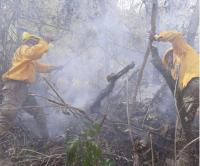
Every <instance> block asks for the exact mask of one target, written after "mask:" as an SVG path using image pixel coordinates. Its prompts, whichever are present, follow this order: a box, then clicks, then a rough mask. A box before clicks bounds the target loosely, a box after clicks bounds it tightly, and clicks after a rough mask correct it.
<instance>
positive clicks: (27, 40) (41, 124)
mask: <svg viewBox="0 0 200 166" xmlns="http://www.w3.org/2000/svg"><path fill="white" fill-rule="evenodd" d="M22 40H23V44H22V45H21V46H20V47H19V48H18V49H17V50H16V52H15V54H14V56H13V59H12V66H11V68H10V69H9V70H8V71H7V72H6V73H5V74H4V75H3V77H2V78H3V81H4V87H3V100H2V105H1V107H0V109H1V110H0V135H4V134H5V133H7V132H8V131H9V129H10V127H11V126H12V123H13V121H14V120H15V118H16V116H17V112H18V110H20V109H21V107H24V110H25V111H27V112H28V113H29V114H31V115H32V116H33V117H34V119H35V120H36V121H37V125H38V129H39V132H40V134H41V136H42V137H43V138H48V130H47V126H46V117H45V114H44V112H43V110H42V109H41V108H40V107H37V101H36V99H35V98H34V97H33V96H32V97H31V96H28V86H29V85H30V84H31V83H33V82H34V81H35V79H36V73H37V72H40V73H48V72H50V71H52V70H54V69H56V67H54V66H52V65H46V64H41V63H38V62H37V60H38V59H40V58H41V57H42V56H43V54H44V53H45V52H47V51H48V48H49V43H48V42H47V41H45V40H44V39H42V38H40V37H38V36H35V35H32V34H29V33H28V32H24V33H23V35H22ZM30 105H31V106H33V107H31V106H30ZM27 106H29V108H28V107H27Z"/></svg>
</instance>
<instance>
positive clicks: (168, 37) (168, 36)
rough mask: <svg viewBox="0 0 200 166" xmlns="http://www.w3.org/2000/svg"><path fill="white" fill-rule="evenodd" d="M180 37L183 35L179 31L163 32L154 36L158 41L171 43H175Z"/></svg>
mask: <svg viewBox="0 0 200 166" xmlns="http://www.w3.org/2000/svg"><path fill="white" fill-rule="evenodd" d="M178 37H182V34H181V33H180V32H177V31H163V32H161V33H160V34H158V35H154V40H156V41H169V42H173V41H174V40H175V39H177V38H178Z"/></svg>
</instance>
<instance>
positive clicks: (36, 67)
mask: <svg viewBox="0 0 200 166" xmlns="http://www.w3.org/2000/svg"><path fill="white" fill-rule="evenodd" d="M47 50H48V43H47V42H46V41H44V40H40V41H39V42H38V44H36V45H34V46H28V45H22V46H21V47H19V48H18V49H17V50H16V52H15V54H14V56H13V59H12V66H11V68H10V69H9V70H8V71H7V72H6V73H5V74H4V75H3V79H4V80H8V79H11V80H20V81H26V82H28V83H32V82H34V81H35V78H36V72H41V73H46V72H49V70H51V69H52V68H53V66H51V65H47V64H40V63H38V62H36V60H38V59H40V58H41V57H42V55H43V54H44V53H45V52H46V51H47Z"/></svg>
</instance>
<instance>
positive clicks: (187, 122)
mask: <svg viewBox="0 0 200 166" xmlns="http://www.w3.org/2000/svg"><path fill="white" fill-rule="evenodd" d="M154 40H156V41H163V42H170V43H171V44H172V48H170V49H168V50H167V51H166V53H165V54H164V58H163V64H164V66H165V68H166V69H167V70H170V72H171V76H172V78H173V79H174V80H175V82H176V84H177V89H178V91H177V92H179V93H180V96H181V99H182V103H183V109H180V110H179V113H180V116H181V117H182V119H183V122H182V123H184V124H182V125H184V127H183V128H184V130H185V134H186V138H187V139H188V140H191V139H192V135H191V124H192V122H193V119H194V117H195V114H196V112H197V110H198V108H199V56H198V54H197V53H196V51H195V50H194V49H193V48H192V47H191V46H190V45H189V44H188V43H187V42H186V41H185V40H184V38H183V36H182V34H181V33H179V32H176V31H166V32H161V33H160V34H159V35H155V36H154Z"/></svg>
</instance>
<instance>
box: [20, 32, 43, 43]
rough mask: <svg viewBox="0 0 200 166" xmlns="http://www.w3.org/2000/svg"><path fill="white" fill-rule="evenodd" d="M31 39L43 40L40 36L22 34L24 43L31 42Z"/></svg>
mask: <svg viewBox="0 0 200 166" xmlns="http://www.w3.org/2000/svg"><path fill="white" fill-rule="evenodd" d="M29 39H41V38H40V37H39V36H36V35H33V34H30V33H28V32H24V33H23V34H22V40H23V41H26V40H29Z"/></svg>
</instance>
